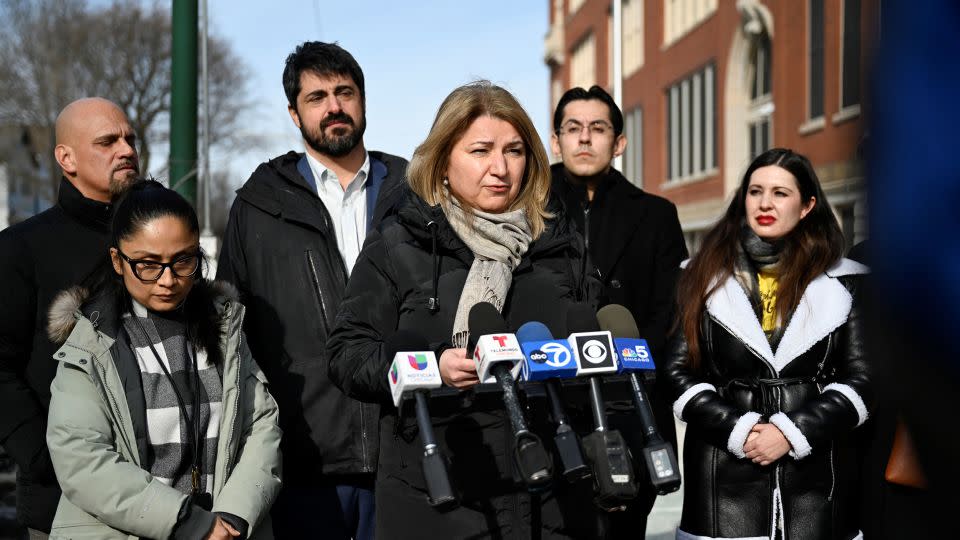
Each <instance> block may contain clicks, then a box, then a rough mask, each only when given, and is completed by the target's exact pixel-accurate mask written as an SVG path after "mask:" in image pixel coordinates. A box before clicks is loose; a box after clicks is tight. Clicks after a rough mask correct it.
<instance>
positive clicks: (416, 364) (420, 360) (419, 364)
mask: <svg viewBox="0 0 960 540" xmlns="http://www.w3.org/2000/svg"><path fill="white" fill-rule="evenodd" d="M407 360H408V361H409V362H410V367H412V368H413V369H415V370H417V371H423V370H425V369H427V355H425V354H416V355H414V354H409V355H407Z"/></svg>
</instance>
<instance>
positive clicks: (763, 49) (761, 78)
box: [747, 32, 774, 158]
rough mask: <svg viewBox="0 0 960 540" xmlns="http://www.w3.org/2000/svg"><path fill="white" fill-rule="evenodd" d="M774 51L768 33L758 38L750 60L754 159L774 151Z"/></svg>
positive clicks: (749, 114) (752, 152)
mask: <svg viewBox="0 0 960 540" xmlns="http://www.w3.org/2000/svg"><path fill="white" fill-rule="evenodd" d="M771 53H772V51H771V46H770V35H769V34H767V33H766V32H761V33H760V34H758V35H756V36H754V38H753V40H752V54H751V59H750V66H749V67H748V69H749V70H750V108H749V110H748V111H747V115H748V117H749V120H748V121H749V126H748V131H749V137H750V146H749V149H750V157H751V158H754V157H756V156H758V155H760V154H762V153H763V152H765V151H767V150H769V149H770V147H771V146H772V144H771V140H770V139H771V130H770V127H771V123H772V118H773V109H774V106H773V99H772V96H771V92H772V83H771V73H772V71H771V69H770V68H771V62H770V59H771V57H772V54H771Z"/></svg>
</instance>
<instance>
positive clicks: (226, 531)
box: [204, 516, 240, 540]
mask: <svg viewBox="0 0 960 540" xmlns="http://www.w3.org/2000/svg"><path fill="white" fill-rule="evenodd" d="M238 536H240V531H238V530H236V529H234V528H233V527H232V526H231V525H230V524H229V523H227V522H226V521H224V520H223V518H221V517H220V516H217V521H216V523H214V524H213V530H212V531H210V534H208V535H207V537H206V538H205V539H204V540H230V539H231V538H236V537H238Z"/></svg>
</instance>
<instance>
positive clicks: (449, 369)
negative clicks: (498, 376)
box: [438, 349, 480, 390]
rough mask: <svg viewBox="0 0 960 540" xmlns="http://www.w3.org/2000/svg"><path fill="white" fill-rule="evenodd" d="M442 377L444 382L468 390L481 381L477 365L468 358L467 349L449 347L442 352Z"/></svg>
mask: <svg viewBox="0 0 960 540" xmlns="http://www.w3.org/2000/svg"><path fill="white" fill-rule="evenodd" d="M438 364H439V365H440V378H441V379H443V384H446V385H447V386H452V387H454V388H458V389H460V390H466V389H467V388H470V387H471V386H474V385H476V384H477V383H479V382H480V379H478V378H477V366H476V365H474V363H473V360H471V359H468V358H467V350H466V349H447V350H445V351H443V353H441V354H440V360H439V361H438Z"/></svg>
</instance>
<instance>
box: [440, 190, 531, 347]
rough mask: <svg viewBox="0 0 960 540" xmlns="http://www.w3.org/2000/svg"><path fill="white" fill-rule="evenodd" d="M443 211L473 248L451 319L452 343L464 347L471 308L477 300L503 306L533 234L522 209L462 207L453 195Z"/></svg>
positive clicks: (467, 243) (452, 226)
mask: <svg viewBox="0 0 960 540" xmlns="http://www.w3.org/2000/svg"><path fill="white" fill-rule="evenodd" d="M448 201H449V204H444V205H443V212H444V214H445V215H446V216H447V221H449V222H450V227H451V228H452V229H453V231H454V232H455V233H457V236H459V237H460V239H461V240H463V243H464V244H466V245H467V247H468V248H470V251H472V252H473V256H474V260H473V265H472V266H470V272H469V273H468V274H467V280H466V282H464V284H463V292H462V293H461V295H460V303H459V304H458V305H457V315H456V317H455V318H454V320H453V337H452V340H451V341H452V343H453V346H454V347H466V346H467V339H468V337H469V317H470V309H471V308H472V307H473V306H475V305H476V304H479V303H480V302H489V303H491V304H493V306H494V307H495V308H497V310H498V311H501V310H502V309H503V302H504V300H506V298H507V292H508V291H509V290H510V284H511V282H512V281H513V271H514V269H516V268H517V265H519V264H520V260H521V259H522V258H523V255H524V254H525V253H526V252H527V249H528V248H529V247H530V242H531V241H532V240H533V236H532V235H531V233H530V223H528V222H527V216H526V213H525V212H524V211H523V210H513V211H511V212H504V213H502V214H490V213H487V212H482V211H480V210H476V209H473V210H470V211H468V210H464V209H463V207H462V206H461V205H460V202H459V201H458V200H457V199H456V197H452V196H450V197H449V198H448Z"/></svg>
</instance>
